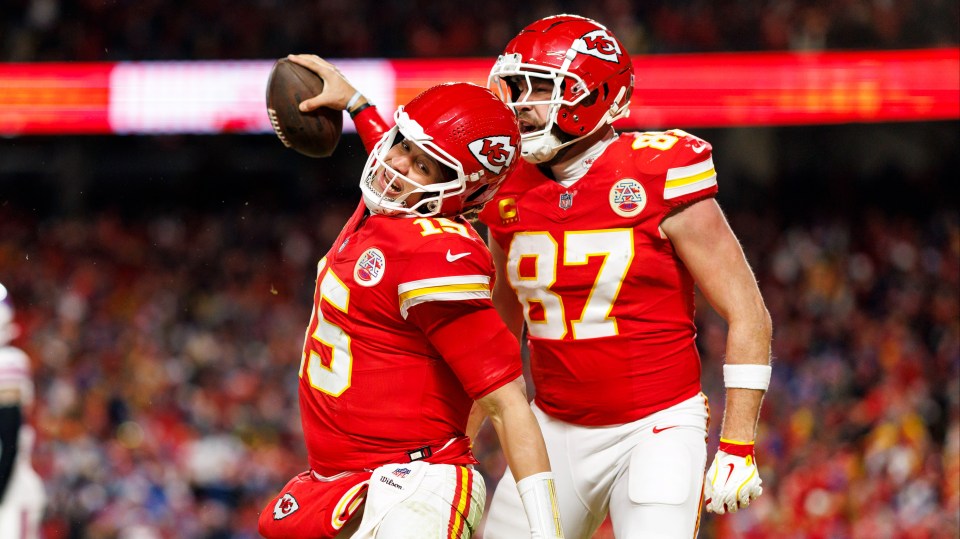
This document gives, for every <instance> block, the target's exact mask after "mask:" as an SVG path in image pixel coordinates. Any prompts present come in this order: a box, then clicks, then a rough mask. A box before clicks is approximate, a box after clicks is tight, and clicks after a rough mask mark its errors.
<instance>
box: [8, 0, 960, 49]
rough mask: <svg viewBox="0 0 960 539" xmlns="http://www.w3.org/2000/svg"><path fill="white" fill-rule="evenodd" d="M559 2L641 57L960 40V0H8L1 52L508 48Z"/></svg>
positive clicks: (891, 46)
mask: <svg viewBox="0 0 960 539" xmlns="http://www.w3.org/2000/svg"><path fill="white" fill-rule="evenodd" d="M556 13H575V14H579V15H584V16H587V17H591V18H594V19H596V20H598V21H600V22H602V23H604V24H606V25H607V26H608V27H610V29H611V30H613V31H614V33H615V34H616V35H617V36H618V37H619V38H620V40H621V41H622V42H623V43H624V45H625V46H626V47H627V49H628V50H629V51H630V52H631V53H633V54H647V53H669V52H674V53H677V52H709V51H765V50H766V51H784V50H821V49H858V48H881V49H894V48H920V47H936V46H955V45H956V44H957V42H958V41H960V7H958V2H957V0H719V1H706V0H681V1H676V0H674V1H665V0H649V1H643V2H636V1H631V0H569V1H564V0H531V1H528V2H515V1H512V0H487V1H485V2H460V1H454V0H445V1H434V0H322V1H318V0H293V1H288V2H281V1H277V0H200V1H196V2H191V3H189V4H177V3H171V2H167V1H162V0H142V1H138V2H123V1H119V2H118V1H106V0H80V1H66V0H5V1H4V8H3V13H2V15H0V50H2V51H3V56H2V57H0V61H16V62H37V61H42V62H48V61H101V60H105V61H119V60H185V59H189V60H231V59H255V58H271V57H280V56H285V55H286V54H288V53H290V52H312V53H316V54H320V55H321V56H326V57H330V58H354V57H388V58H395V57H447V56H461V57H462V56H496V55H497V54H498V53H499V52H500V51H501V50H502V48H503V45H504V44H505V43H506V42H507V41H508V40H509V39H510V38H511V37H513V36H514V35H516V33H517V32H518V31H519V30H520V29H521V28H523V27H524V26H526V25H527V24H528V23H530V22H531V21H534V20H536V19H538V18H540V17H542V16H545V15H551V14H556Z"/></svg>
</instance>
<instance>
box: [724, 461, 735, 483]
mask: <svg viewBox="0 0 960 539" xmlns="http://www.w3.org/2000/svg"><path fill="white" fill-rule="evenodd" d="M727 466H728V467H729V468H730V471H729V472H727V479H726V480H725V481H724V482H723V484H724V485H726V484H727V481H729V480H730V476H731V475H733V463H732V462H731V463H730V464H727Z"/></svg>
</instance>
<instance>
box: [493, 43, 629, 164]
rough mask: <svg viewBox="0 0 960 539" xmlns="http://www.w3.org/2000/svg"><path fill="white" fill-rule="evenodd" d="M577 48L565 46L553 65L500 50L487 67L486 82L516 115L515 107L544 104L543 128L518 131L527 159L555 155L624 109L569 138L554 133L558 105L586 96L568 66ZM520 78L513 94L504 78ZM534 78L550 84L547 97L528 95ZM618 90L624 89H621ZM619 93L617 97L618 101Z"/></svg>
mask: <svg viewBox="0 0 960 539" xmlns="http://www.w3.org/2000/svg"><path fill="white" fill-rule="evenodd" d="M576 55H577V50H575V49H574V48H570V49H569V50H567V53H566V56H565V57H564V61H563V64H562V66H561V67H560V68H559V69H558V68H553V67H549V66H542V65H537V64H531V63H524V62H523V61H522V58H521V57H520V54H519V53H513V54H503V55H500V57H499V58H497V62H496V64H494V66H493V69H492V70H491V71H490V77H489V78H488V80H487V86H488V87H490V88H494V89H496V91H497V92H498V93H499V95H500V98H501V99H502V100H503V101H504V102H505V103H506V104H507V105H508V106H509V107H510V108H511V109H513V111H514V113H515V114H517V115H518V116H519V109H520V108H521V107H526V106H536V105H547V106H548V109H547V115H546V120H547V121H546V124H545V125H544V126H543V128H541V129H538V130H536V131H531V132H528V133H521V135H520V155H521V156H522V157H523V159H524V160H525V161H527V162H529V163H534V164H536V163H544V162H547V161H550V160H551V159H553V158H554V157H556V155H557V152H559V151H560V150H561V149H563V148H565V147H567V146H569V145H571V144H574V143H576V142H578V141H580V140H582V139H584V138H586V137H588V136H590V135H592V134H593V133H595V132H596V131H597V130H598V129H600V128H601V127H603V126H604V125H607V124H610V123H613V121H614V120H617V119H619V118H621V117H622V116H624V115H625V114H626V113H627V111H628V109H627V107H623V108H622V109H617V110H611V111H610V112H609V114H606V115H604V117H603V118H601V120H600V121H599V122H597V124H596V125H594V126H593V127H592V128H591V129H590V130H589V131H587V132H586V133H584V134H583V135H580V136H578V137H573V138H571V139H570V140H567V141H562V140H560V137H558V136H557V132H558V131H559V132H562V130H560V129H559V128H558V129H556V130H554V127H555V126H556V125H557V115H558V114H559V112H560V107H567V108H571V107H574V106H576V105H577V104H579V103H580V102H582V101H583V100H584V99H586V98H587V97H589V96H590V91H589V90H588V88H587V84H586V82H584V80H583V78H581V77H580V76H579V75H577V74H576V73H574V72H572V71H570V70H569V67H570V63H571V62H572V61H573V59H574V58H576ZM519 78H522V79H523V81H524V83H525V85H526V86H525V87H526V89H527V90H526V91H525V92H523V93H521V94H519V95H516V96H515V95H514V89H515V88H516V87H515V86H514V88H511V86H512V85H513V84H515V83H510V82H508V81H509V80H510V79H514V81H516V79H519ZM536 79H540V80H547V81H550V82H551V84H552V85H553V90H552V92H551V95H550V98H549V99H543V100H535V99H530V94H531V93H532V92H533V82H534V80H536ZM564 81H566V83H567V84H568V85H569V88H570V92H571V95H572V96H573V98H572V99H564V97H563V90H564ZM620 93H621V94H624V93H625V90H624V89H621V92H620ZM621 97H622V95H620V96H618V97H617V100H618V101H619V100H620V98H621Z"/></svg>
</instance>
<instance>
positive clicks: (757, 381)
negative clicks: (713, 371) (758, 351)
mask: <svg viewBox="0 0 960 539" xmlns="http://www.w3.org/2000/svg"><path fill="white" fill-rule="evenodd" d="M772 372H773V368H772V367H770V365H745V364H742V363H738V364H733V365H731V364H726V365H724V366H723V385H724V386H725V387H739V388H742V389H759V390H761V391H766V390H767V388H768V387H770V374H771V373H772Z"/></svg>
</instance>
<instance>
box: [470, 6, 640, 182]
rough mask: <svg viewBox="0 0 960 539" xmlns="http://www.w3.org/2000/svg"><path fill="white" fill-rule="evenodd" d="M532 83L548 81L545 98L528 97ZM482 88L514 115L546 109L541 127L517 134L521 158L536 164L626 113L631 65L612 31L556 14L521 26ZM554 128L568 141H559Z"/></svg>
mask: <svg viewBox="0 0 960 539" xmlns="http://www.w3.org/2000/svg"><path fill="white" fill-rule="evenodd" d="M532 79H546V80H548V81H552V83H553V95H552V96H551V97H550V99H548V100H537V101H534V100H530V99H528V98H529V96H530V90H531V88H532V87H533V84H532V83H533V80H532ZM521 80H523V81H524V82H525V84H524V85H523V86H521V85H520V82H521ZM488 86H489V87H491V88H493V89H495V90H496V91H498V92H499V94H500V97H501V98H502V99H503V100H504V101H505V102H506V103H507V104H508V105H510V107H511V108H513V109H514V110H515V111H516V110H517V108H518V107H521V106H525V105H549V107H550V108H549V112H548V114H547V124H546V125H545V126H544V127H543V129H540V130H538V131H534V132H530V133H524V134H523V136H522V148H521V155H522V156H523V158H524V159H526V160H527V161H530V162H534V163H542V162H544V161H549V160H550V159H552V158H553V157H554V156H555V155H556V153H557V151H558V150H559V149H560V148H562V147H564V146H567V145H569V144H572V143H574V142H576V141H577V140H580V139H581V138H583V137H586V136H587V135H590V134H591V133H593V132H595V131H596V130H597V129H599V128H600V127H601V126H603V125H606V124H609V123H612V122H613V121H615V120H617V119H619V118H622V117H624V116H626V115H627V114H628V113H629V110H630V96H631V95H632V94H633V62H632V61H631V60H630V55H629V54H627V51H626V50H625V49H624V48H623V45H622V44H621V43H620V41H618V40H617V38H616V37H615V36H614V35H613V33H612V32H610V31H609V30H607V29H606V28H605V27H603V26H602V25H600V24H599V23H597V22H596V21H593V20H591V19H587V18H585V17H579V16H576V15H556V16H552V17H546V18H543V19H540V20H538V21H536V22H534V23H533V24H531V25H529V26H527V27H526V28H524V29H523V30H521V31H520V33H519V34H517V36H516V37H515V38H513V40H512V41H510V43H508V44H507V47H506V48H505V49H504V51H503V54H501V55H500V57H499V58H497V63H496V64H495V65H494V66H493V69H492V70H491V71H490V78H489V80H488ZM522 87H523V88H525V89H526V91H525V92H523V93H521V88H522ZM554 126H556V127H557V128H559V130H560V131H562V132H563V133H566V134H567V135H569V136H570V137H572V140H566V141H561V140H560V139H559V138H558V137H557V136H556V134H555V133H554V132H553V127H554ZM564 138H567V137H564Z"/></svg>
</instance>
